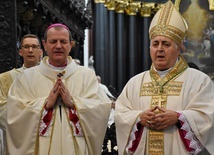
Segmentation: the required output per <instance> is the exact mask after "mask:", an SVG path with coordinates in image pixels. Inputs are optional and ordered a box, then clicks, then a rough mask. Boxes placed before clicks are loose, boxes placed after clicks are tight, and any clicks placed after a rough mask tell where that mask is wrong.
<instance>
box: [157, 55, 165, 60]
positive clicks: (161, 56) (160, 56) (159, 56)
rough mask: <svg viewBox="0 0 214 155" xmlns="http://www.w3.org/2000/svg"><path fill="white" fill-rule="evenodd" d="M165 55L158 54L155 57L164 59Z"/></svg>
mask: <svg viewBox="0 0 214 155" xmlns="http://www.w3.org/2000/svg"><path fill="white" fill-rule="evenodd" d="M164 58H165V57H164V56H163V55H158V56H157V59H164Z"/></svg>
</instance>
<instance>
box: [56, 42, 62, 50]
mask: <svg viewBox="0 0 214 155" xmlns="http://www.w3.org/2000/svg"><path fill="white" fill-rule="evenodd" d="M61 47H62V45H61V43H60V40H58V41H57V42H56V48H61Z"/></svg>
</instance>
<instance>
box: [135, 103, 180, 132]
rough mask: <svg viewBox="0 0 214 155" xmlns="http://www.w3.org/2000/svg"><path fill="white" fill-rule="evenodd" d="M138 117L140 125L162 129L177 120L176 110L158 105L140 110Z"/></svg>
mask: <svg viewBox="0 0 214 155" xmlns="http://www.w3.org/2000/svg"><path fill="white" fill-rule="evenodd" d="M139 117H140V123H141V125H143V126H146V127H149V128H151V129H155V130H163V129H165V128H167V127H170V126H172V125H175V124H176V123H177V121H178V114H177V112H175V111H173V110H168V109H164V108H161V107H159V106H155V107H153V108H150V109H148V110H146V111H144V112H141V113H140V115H139Z"/></svg>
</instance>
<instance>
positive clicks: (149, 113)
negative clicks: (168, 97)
mask: <svg viewBox="0 0 214 155" xmlns="http://www.w3.org/2000/svg"><path fill="white" fill-rule="evenodd" d="M156 109H157V107H154V108H150V109H148V110H146V111H144V112H142V113H140V115H139V117H140V123H141V125H143V126H147V127H149V128H153V127H154V125H155V124H157V121H156V119H155V110H156Z"/></svg>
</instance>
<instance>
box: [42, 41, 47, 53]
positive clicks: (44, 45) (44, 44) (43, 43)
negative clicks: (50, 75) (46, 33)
mask: <svg viewBox="0 0 214 155" xmlns="http://www.w3.org/2000/svg"><path fill="white" fill-rule="evenodd" d="M42 45H43V47H44V49H45V51H46V42H45V40H44V39H43V40H42ZM42 52H43V51H42Z"/></svg>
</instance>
